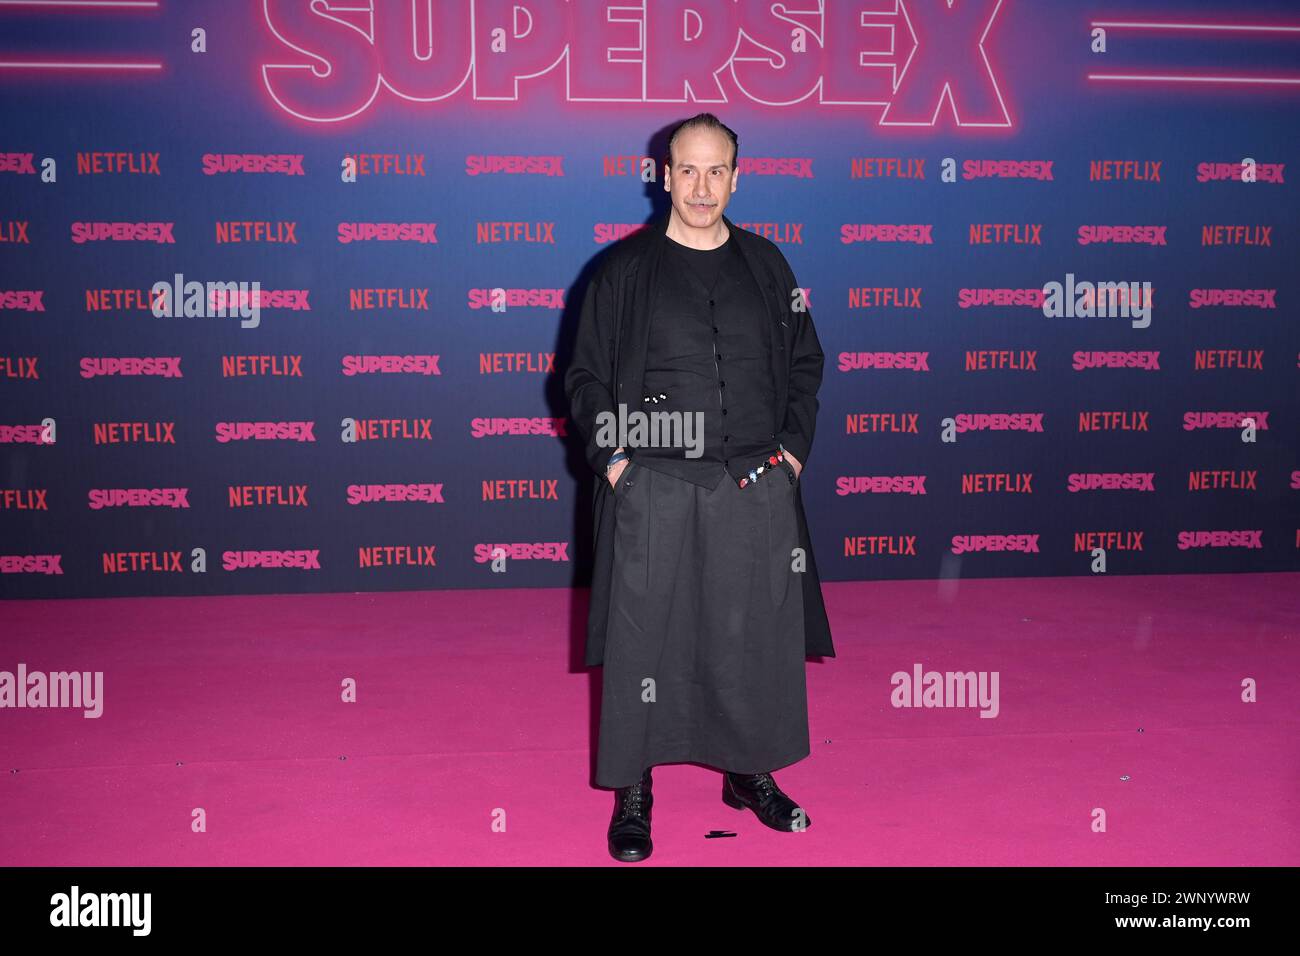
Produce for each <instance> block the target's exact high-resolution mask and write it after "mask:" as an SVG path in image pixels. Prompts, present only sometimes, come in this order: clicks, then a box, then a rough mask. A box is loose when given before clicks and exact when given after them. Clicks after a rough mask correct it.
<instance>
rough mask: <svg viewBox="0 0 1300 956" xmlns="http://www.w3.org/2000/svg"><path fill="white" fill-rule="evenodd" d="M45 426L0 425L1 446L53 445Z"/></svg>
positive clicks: (50, 434) (50, 433) (50, 435)
mask: <svg viewBox="0 0 1300 956" xmlns="http://www.w3.org/2000/svg"><path fill="white" fill-rule="evenodd" d="M52 435H53V433H52V432H51V431H50V430H49V429H48V428H47V427H46V426H45V425H0V445H53V444H54V439H53V437H52Z"/></svg>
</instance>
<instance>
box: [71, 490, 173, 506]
mask: <svg viewBox="0 0 1300 956" xmlns="http://www.w3.org/2000/svg"><path fill="white" fill-rule="evenodd" d="M189 495H190V490H189V489H188V488H91V489H90V492H89V493H88V495H87V504H88V505H89V507H90V510H91V511H99V510H100V509H101V508H188V507H189V506H190V498H189Z"/></svg>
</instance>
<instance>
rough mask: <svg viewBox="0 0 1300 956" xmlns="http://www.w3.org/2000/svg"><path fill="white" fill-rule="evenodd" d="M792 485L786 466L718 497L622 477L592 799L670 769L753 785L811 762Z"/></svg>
mask: <svg viewBox="0 0 1300 956" xmlns="http://www.w3.org/2000/svg"><path fill="white" fill-rule="evenodd" d="M793 476H794V471H793V469H792V467H791V466H790V465H789V464H788V463H783V464H781V465H779V466H778V467H777V468H776V469H775V470H772V471H767V472H764V474H763V475H761V476H760V477H759V478H758V480H757V481H755V482H751V483H750V484H748V485H747V486H746V487H745V488H741V487H739V486H738V485H737V484H736V482H735V480H734V479H732V478H731V477H729V476H724V477H723V479H722V481H721V482H719V483H718V485H717V487H716V488H714V489H713V490H712V491H710V490H708V489H705V488H702V487H700V486H699V485H696V484H693V483H691V482H688V481H684V480H682V479H680V478H678V477H676V476H674V475H670V474H668V473H666V472H661V471H656V470H654V469H653V468H652V467H651V466H648V465H642V464H638V463H637V462H636V461H635V460H632V461H629V463H628V464H627V465H626V466H625V467H624V469H623V472H622V473H621V474H620V476H619V479H618V483H617V485H616V486H615V488H614V489H613V495H614V525H615V529H614V535H615V538H614V569H613V580H612V584H611V592H610V607H609V621H608V628H607V631H606V637H605V658H604V668H603V675H602V680H603V685H602V704H601V713H600V739H599V749H598V752H597V760H596V784H597V786H600V787H626V786H631V785H632V784H634V783H636V782H637V781H638V780H640V779H641V775H642V772H643V771H644V770H645V769H646V768H647V767H653V766H655V765H657V764H664V763H681V762H692V763H700V764H705V765H707V766H710V767H713V768H715V769H717V770H728V771H731V772H733V773H746V774H750V773H766V772H770V771H773V770H777V769H779V768H781V767H784V766H788V765H789V764H792V763H794V762H796V761H798V760H801V759H803V758H804V757H806V756H808V753H809V741H808V691H807V683H806V675H805V664H804V659H805V649H804V633H803V587H802V580H801V579H800V577H799V574H800V573H801V571H800V568H801V566H802V565H801V564H800V563H799V562H798V560H797V558H798V555H796V553H795V549H796V548H798V545H799V532H798V519H797V516H796V512H795V485H794V484H793V482H792V479H793Z"/></svg>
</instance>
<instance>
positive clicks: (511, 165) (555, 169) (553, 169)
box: [465, 154, 564, 176]
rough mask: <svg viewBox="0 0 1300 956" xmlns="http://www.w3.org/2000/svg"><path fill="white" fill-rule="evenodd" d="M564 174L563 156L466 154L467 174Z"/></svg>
mask: <svg viewBox="0 0 1300 956" xmlns="http://www.w3.org/2000/svg"><path fill="white" fill-rule="evenodd" d="M494 173H505V174H506V175H509V176H563V175H564V157H563V156H496V155H490V154H489V155H483V156H466V157H465V175H466V176H486V175H492V174H494Z"/></svg>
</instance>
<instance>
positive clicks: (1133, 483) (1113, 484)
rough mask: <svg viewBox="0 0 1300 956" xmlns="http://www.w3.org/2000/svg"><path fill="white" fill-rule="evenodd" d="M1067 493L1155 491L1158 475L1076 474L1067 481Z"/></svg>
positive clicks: (1119, 473)
mask: <svg viewBox="0 0 1300 956" xmlns="http://www.w3.org/2000/svg"><path fill="white" fill-rule="evenodd" d="M1065 489H1066V491H1069V492H1070V493H1071V494H1074V493H1076V492H1079V491H1155V490H1156V475H1155V472H1153V471H1125V472H1120V471H1096V472H1087V473H1079V472H1076V473H1074V474H1072V475H1070V476H1069V478H1067V479H1066V483H1065Z"/></svg>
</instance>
